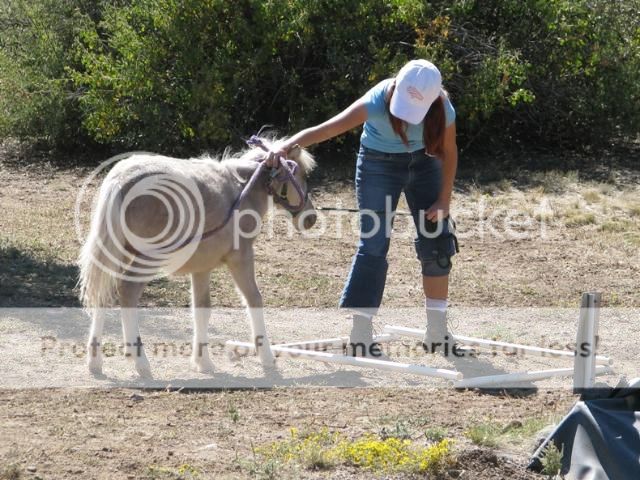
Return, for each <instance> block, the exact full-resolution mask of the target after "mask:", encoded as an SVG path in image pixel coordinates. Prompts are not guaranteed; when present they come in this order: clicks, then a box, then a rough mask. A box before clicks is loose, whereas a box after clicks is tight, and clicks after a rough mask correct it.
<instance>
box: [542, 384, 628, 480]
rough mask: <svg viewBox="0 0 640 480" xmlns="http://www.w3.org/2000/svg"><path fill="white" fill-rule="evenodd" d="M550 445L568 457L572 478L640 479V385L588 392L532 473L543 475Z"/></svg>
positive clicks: (565, 468)
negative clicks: (541, 473) (545, 458)
mask: <svg viewBox="0 0 640 480" xmlns="http://www.w3.org/2000/svg"><path fill="white" fill-rule="evenodd" d="M594 397H600V398H594ZM550 442H553V443H555V445H556V447H557V448H558V450H560V451H562V453H563V457H562V470H561V473H562V474H564V475H566V478H567V479H576V480H577V479H580V480H607V479H608V480H640V381H634V382H632V383H631V385H630V386H629V387H627V388H616V389H610V390H608V391H606V392H604V391H602V390H599V391H597V392H596V391H591V392H584V393H583V395H582V397H581V399H580V401H579V402H577V403H576V405H575V406H574V407H573V409H572V410H571V412H569V414H568V415H567V416H566V417H565V418H564V419H563V420H562V421H561V422H560V423H559V424H558V426H557V427H556V428H555V429H554V430H553V432H551V434H550V435H549V436H548V437H547V438H546V439H545V440H544V441H543V443H542V445H541V446H540V447H539V448H538V449H537V450H536V452H535V453H534V454H533V458H532V460H531V463H530V464H529V468H530V469H533V470H536V471H540V470H541V468H542V463H541V461H540V459H541V456H542V452H543V450H544V449H545V448H546V447H547V446H548V445H549V444H550Z"/></svg>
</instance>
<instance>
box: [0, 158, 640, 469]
mask: <svg viewBox="0 0 640 480" xmlns="http://www.w3.org/2000/svg"><path fill="white" fill-rule="evenodd" d="M83 175H84V172H81V171H75V172H74V171H56V170H47V169H43V170H42V171H40V172H34V171H33V169H30V170H16V169H13V168H11V169H9V168H6V167H3V166H2V164H0V182H2V184H3V188H2V190H1V191H0V211H1V212H2V216H1V217H0V306H34V305H35V306H45V305H60V306H73V305H77V300H76V291H75V281H76V278H77V269H76V267H75V264H74V262H75V258H76V256H77V251H78V248H79V244H78V241H77V240H76V238H75V233H74V224H73V205H74V201H75V196H76V193H77V189H78V186H79V184H80V183H81V179H82V178H83ZM639 193H640V189H639V188H638V186H637V185H634V184H601V183H592V182H583V181H581V180H580V179H579V177H578V175H577V173H570V174H561V173H559V172H555V171H553V172H546V173H536V174H533V175H531V179H530V181H529V182H528V183H526V184H523V183H518V182H511V181H500V182H496V183H494V184H489V185H482V184H480V185H478V184H475V185H471V184H465V183H464V182H459V190H457V191H456V194H455V199H454V207H453V208H454V210H453V213H454V215H455V216H456V218H457V219H458V223H459V229H460V246H461V252H460V254H459V255H458V256H457V257H456V259H455V267H454V270H453V272H452V275H451V289H450V290H451V302H452V304H454V305H456V306H464V305H469V306H478V305H485V306H518V307H520V306H536V305H537V306H544V307H548V306H561V307H563V306H571V307H574V306H575V305H576V304H577V301H578V297H579V293H580V292H582V291H586V290H591V289H598V290H601V291H603V292H604V293H605V297H604V298H605V301H606V302H607V304H608V305H616V306H638V305H640V291H639V290H638V289H637V271H638V269H640V258H639V257H638V255H637V250H638V248H640V205H639V204H638V200H637V199H638V198H640V195H639ZM313 194H314V199H315V202H316V205H321V206H334V205H336V204H337V203H340V204H341V205H342V206H344V207H353V206H354V198H353V197H354V195H353V186H352V185H351V184H349V183H329V184H322V185H315V187H314V191H313ZM400 209H401V210H406V204H405V203H404V202H402V203H401V205H400ZM527 216H529V218H531V219H532V221H531V222H530V223H527V222H526V221H525V219H526V217H527ZM352 217H353V214H349V215H346V216H344V218H343V220H344V222H343V223H342V224H341V225H342V227H343V231H344V232H346V233H345V235H343V236H342V237H338V236H337V235H336V233H337V229H338V227H337V224H335V223H334V224H331V225H329V226H328V227H327V231H326V232H325V234H324V235H323V236H321V237H319V238H308V239H304V238H301V237H300V236H299V235H298V236H295V237H294V238H291V239H287V238H285V237H284V236H283V232H284V231H285V228H284V226H283V225H276V231H277V232H279V233H280V235H279V236H276V237H275V238H273V239H268V240H267V239H265V238H261V239H259V241H258V243H257V245H256V258H257V276H258V281H259V284H260V286H261V289H262V292H263V296H264V298H265V301H266V303H267V305H268V306H279V305H287V306H298V307H307V306H312V307H334V306H335V305H336V303H337V301H338V298H339V296H340V292H341V290H342V286H343V282H344V279H345V277H346V274H347V270H348V267H349V264H350V261H351V257H352V255H353V253H354V250H355V244H356V241H357V235H356V233H355V232H352V231H350V230H349V229H348V225H349V221H350V219H351V218H352ZM401 218H402V217H401ZM401 218H399V219H398V222H397V224H396V227H397V228H396V232H395V236H394V239H393V241H392V246H391V250H390V254H389V262H390V269H389V273H388V280H387V288H386V290H385V297H384V300H383V302H384V304H385V305H386V306H415V305H418V304H421V302H422V301H423V294H422V288H421V284H420V268H419V264H418V262H417V261H416V259H415V251H414V248H413V241H412V235H411V232H410V230H406V229H403V228H402V222H401ZM86 220H87V218H86V215H85V217H84V221H85V222H86ZM405 220H406V219H405ZM405 230H406V231H407V232H408V233H406V234H405V233H403V232H404V231H405ZM506 230H509V232H510V233H511V234H515V235H511V236H508V235H505V231H506ZM470 232H473V234H470ZM211 288H212V301H213V304H214V305H216V306H238V305H240V302H239V300H238V297H237V295H236V293H235V291H234V288H233V286H232V283H231V281H230V278H229V275H228V274H227V273H226V272H225V271H224V270H220V271H216V272H215V273H214V275H213V278H212V282H211ZM143 302H144V304H146V305H158V306H183V305H188V303H189V285H188V279H185V278H177V279H176V278H167V279H161V280H158V281H155V282H153V283H152V284H151V285H150V286H149V287H148V288H147V290H146V291H145V294H144V297H143ZM491 330H492V331H485V332H480V333H482V335H488V336H495V337H496V338H501V339H506V340H510V339H513V335H514V334H513V333H512V332H510V331H509V330H508V329H506V328H504V329H502V330H500V329H491ZM129 395H130V392H124V391H119V390H112V391H82V392H75V391H74V392H66V391H44V392H40V391H36V392H33V391H30V392H20V391H17V392H0V436H2V438H6V439H9V441H8V442H0V460H1V461H2V462H3V463H4V465H6V467H5V471H2V470H0V472H2V474H3V475H4V476H5V477H6V476H7V475H14V476H15V475H18V476H19V475H22V473H21V472H23V471H24V468H25V467H26V466H28V465H31V462H33V461H34V458H33V455H35V453H33V452H40V451H47V452H49V455H50V460H49V461H48V463H46V462H45V461H43V462H40V465H47V466H46V467H44V466H42V467H41V466H39V467H38V468H39V469H40V468H43V469H44V472H43V475H45V477H46V478H49V477H50V478H77V477H78V476H79V475H80V476H85V477H87V478H89V477H91V478H93V477H96V478H99V477H100V475H103V474H104V475H103V476H102V477H101V478H112V477H113V472H116V471H120V472H121V471H126V472H131V474H133V475H134V476H135V477H136V478H198V477H201V478H214V477H215V478H237V477H252V478H299V476H300V472H299V471H288V470H286V469H284V470H283V466H282V465H281V464H280V463H279V462H277V461H267V462H256V461H254V460H251V459H252V458H255V457H254V454H253V452H254V449H253V448H252V444H253V445H264V444H268V443H269V442H276V441H278V440H282V439H283V438H284V436H286V435H287V432H288V430H289V428H290V427H291V426H296V427H299V428H303V427H305V426H310V427H311V428H313V429H316V430H318V429H320V428H322V427H325V426H326V427H327V428H330V429H332V430H336V431H340V432H341V433H342V434H344V435H347V436H349V438H361V437H362V436H363V435H364V434H366V433H370V432H375V433H376V434H378V433H382V432H383V429H384V432H385V433H386V434H387V435H388V434H391V435H393V436H395V437H397V436H402V435H405V434H406V435H409V436H411V437H412V438H414V439H415V438H416V436H417V437H419V438H425V439H427V440H430V441H439V440H438V439H443V438H444V437H449V438H453V439H455V440H456V448H457V452H456V453H457V454H459V458H460V459H461V460H460V461H461V462H463V464H464V465H465V469H466V470H467V471H468V472H474V473H475V472H478V473H477V476H476V477H474V478H479V479H482V480H485V479H489V478H496V477H500V476H501V477H503V478H514V477H516V476H518V478H531V477H529V476H528V474H525V473H523V472H522V471H521V469H518V470H509V468H510V467H509V466H507V465H504V464H499V465H497V466H495V467H491V466H489V467H487V462H486V461H485V460H486V459H485V458H483V457H473V456H469V455H467V453H465V452H466V451H467V450H465V449H467V448H468V447H470V446H471V443H472V439H469V437H468V436H465V432H471V431H474V429H477V432H476V433H477V435H476V434H473V436H474V437H477V438H480V439H482V438H488V439H489V440H488V441H489V443H492V440H491V439H492V438H493V440H494V441H495V442H496V444H498V445H500V448H501V449H509V450H510V451H511V452H512V453H514V451H515V454H520V455H523V448H524V447H523V446H522V444H521V440H523V439H526V438H529V436H530V434H531V432H533V430H534V429H535V428H537V425H536V424H535V422H536V419H539V418H541V417H543V416H544V415H545V414H548V413H549V411H553V412H558V411H559V412H564V411H565V410H566V408H567V407H568V406H569V405H570V404H571V403H572V402H573V401H574V398H573V397H572V396H571V395H570V394H567V393H564V392H542V393H540V394H538V395H536V396H534V397H532V398H512V397H508V396H507V397H502V396H501V397H489V396H479V395H476V394H473V393H471V392H449V391H445V390H438V391H435V392H432V393H429V395H425V392H424V391H421V390H418V389H406V390H397V391H385V390H383V389H375V390H374V389H371V390H364V391H349V393H345V391H344V390H331V389H325V390H323V391H322V392H321V393H320V394H319V393H318V392H317V391H314V390H312V389H288V390H275V391H266V392H263V391H257V392H251V393H247V392H232V393H226V392H218V393H216V394H211V395H207V394H198V395H180V394H176V393H165V392H158V393H150V394H148V395H146V398H145V400H144V401H143V402H140V403H136V404H130V402H128V401H127V398H128V397H129ZM470 405H471V406H472V407H471V408H470V407H469V406H470ZM489 416H493V417H494V419H493V420H491V422H487V421H486V420H485V419H486V418H487V417H489ZM383 418H384V421H383V420H382V419H383ZM514 419H525V420H522V425H521V426H518V425H517V424H514V423H512V422H513V420H514ZM527 419H529V420H527ZM487 423H494V424H495V425H494V426H496V425H497V426H498V427H500V428H499V429H497V430H499V431H498V433H495V432H494V430H492V428H493V427H491V428H490V427H487V426H486V425H485V426H484V427H483V426H482V425H483V424H487ZM509 426H511V427H509ZM534 426H535V428H534ZM507 427H509V428H508V429H507V431H505V428H507ZM487 432H489V433H487ZM509 435H511V437H509ZM505 439H506V441H505ZM9 444H13V445H15V448H17V449H18V452H19V453H18V454H17V455H16V454H15V453H13V452H14V450H9ZM210 445H214V446H210ZM52 446H55V448H52ZM12 448H13V447H12ZM104 448H107V450H104ZM246 459H249V460H246ZM309 461H310V462H311V464H317V463H318V462H322V461H323V458H317V457H313V456H311V457H310V460H309ZM14 464H15V465H17V467H16V468H15V469H13V470H11V469H12V468H13V467H12V465H14ZM7 472H8V473H7ZM105 472H106V474H105ZM303 473H304V474H305V475H306V474H307V473H308V474H309V476H313V475H315V474H312V473H310V472H309V471H305V472H303ZM339 473H340V474H341V475H343V477H344V478H351V477H354V478H370V473H366V472H365V473H363V472H360V471H358V470H349V469H348V467H345V466H343V467H341V470H340V471H339ZM38 474H40V472H38ZM452 475H453V474H452ZM458 475H459V472H458ZM318 478H319V477H318ZM451 478H453V477H451ZM534 478H535V477H534Z"/></svg>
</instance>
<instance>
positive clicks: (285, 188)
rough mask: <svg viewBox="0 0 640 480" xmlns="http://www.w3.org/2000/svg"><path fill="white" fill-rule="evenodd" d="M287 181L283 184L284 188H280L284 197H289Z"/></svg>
mask: <svg viewBox="0 0 640 480" xmlns="http://www.w3.org/2000/svg"><path fill="white" fill-rule="evenodd" d="M287 185H288V184H287V183H283V184H282V188H281V189H280V196H281V197H282V198H287Z"/></svg>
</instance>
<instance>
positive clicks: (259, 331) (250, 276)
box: [226, 247, 275, 368]
mask: <svg viewBox="0 0 640 480" xmlns="http://www.w3.org/2000/svg"><path fill="white" fill-rule="evenodd" d="M253 262H254V260H253V249H252V248H251V247H247V248H244V249H240V250H236V251H235V252H233V253H232V254H231V255H230V256H229V257H227V259H226V263H227V266H228V267H229V271H230V272H231V276H232V277H233V280H234V282H235V284H236V286H237V287H238V290H239V291H240V293H241V294H242V296H243V297H244V300H245V302H246V304H247V310H248V312H249V318H250V320H251V335H252V341H253V343H254V345H255V346H256V352H257V353H258V356H259V357H260V361H261V362H262V366H263V367H266V368H270V367H273V366H274V365H275V358H274V357H273V353H272V352H271V344H270V343H269V338H268V337H267V329H266V327H265V324H264V314H263V303H262V295H261V294H260V290H258V285H257V283H256V276H255V268H254V263H253Z"/></svg>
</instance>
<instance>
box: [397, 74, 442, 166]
mask: <svg viewBox="0 0 640 480" xmlns="http://www.w3.org/2000/svg"><path fill="white" fill-rule="evenodd" d="M395 88H396V86H395V84H394V85H391V88H390V89H389V93H388V94H387V98H386V104H387V113H388V115H389V121H390V122H391V127H392V128H393V131H394V133H395V134H396V135H398V136H399V137H400V138H401V139H402V143H404V144H405V145H407V146H409V140H408V139H407V133H406V129H407V124H406V122H405V121H404V120H400V119H399V118H398V117H396V116H394V115H393V114H392V113H391V110H390V109H389V104H390V103H391V96H392V95H393V92H394V90H395ZM423 125H424V127H423V131H422V138H423V140H424V145H425V148H426V150H427V153H428V154H429V155H431V156H433V157H441V156H442V153H443V149H444V130H445V128H446V126H445V113H444V101H443V100H442V96H439V97H438V98H436V99H435V100H434V102H433V103H432V104H431V106H430V107H429V111H428V112H427V114H426V115H425V117H424V122H423Z"/></svg>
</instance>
